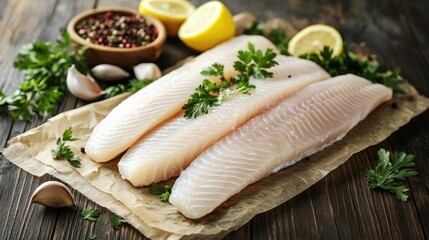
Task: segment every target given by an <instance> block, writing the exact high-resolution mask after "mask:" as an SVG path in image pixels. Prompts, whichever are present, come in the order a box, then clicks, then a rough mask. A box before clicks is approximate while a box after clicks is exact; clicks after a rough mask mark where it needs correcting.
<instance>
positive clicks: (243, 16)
mask: <svg viewBox="0 0 429 240" xmlns="http://www.w3.org/2000/svg"><path fill="white" fill-rule="evenodd" d="M233 20H234V22H235V36H238V35H242V34H243V33H244V30H246V28H249V27H251V26H252V23H253V22H254V21H255V20H256V17H255V15H253V14H251V13H249V12H242V13H239V14H237V15H235V16H234V17H233Z"/></svg>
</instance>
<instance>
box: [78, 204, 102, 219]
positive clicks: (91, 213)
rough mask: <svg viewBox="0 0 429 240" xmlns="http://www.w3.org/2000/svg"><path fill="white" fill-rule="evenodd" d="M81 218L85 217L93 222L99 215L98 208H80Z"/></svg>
mask: <svg viewBox="0 0 429 240" xmlns="http://www.w3.org/2000/svg"><path fill="white" fill-rule="evenodd" d="M82 216H83V219H86V220H88V221H91V222H95V221H96V220H97V218H98V217H99V216H100V210H98V209H94V208H92V207H88V208H84V209H83V210H82Z"/></svg>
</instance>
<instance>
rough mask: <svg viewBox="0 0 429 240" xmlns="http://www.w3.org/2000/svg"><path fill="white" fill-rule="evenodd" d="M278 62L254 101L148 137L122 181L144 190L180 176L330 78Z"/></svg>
mask: <svg viewBox="0 0 429 240" xmlns="http://www.w3.org/2000/svg"><path fill="white" fill-rule="evenodd" d="M276 61H277V62H278V63H279V65H278V66H276V67H273V68H271V69H270V71H272V72H273V78H271V79H266V80H257V79H251V80H250V81H251V83H253V84H254V85H255V86H256V88H255V90H254V92H253V93H252V94H251V95H245V94H237V95H235V96H234V97H233V98H231V99H229V100H227V101H226V102H224V103H222V104H221V105H220V106H217V107H214V108H213V111H212V112H210V113H209V114H206V115H201V116H199V117H197V118H196V119H185V118H184V117H183V114H179V115H178V116H176V117H175V118H173V119H171V120H170V121H169V122H167V123H166V124H164V125H163V126H161V127H159V128H157V129H154V130H153V131H152V132H151V133H149V134H148V135H144V136H143V137H142V138H141V139H140V140H139V141H137V142H136V143H135V144H133V145H132V146H131V147H130V149H129V150H128V151H127V152H126V153H125V155H124V156H123V157H122V159H121V160H120V162H119V164H118V167H119V172H120V173H121V175H122V177H123V178H126V179H128V180H129V181H130V182H131V183H132V184H133V185H134V186H144V185H149V184H151V183H153V182H159V181H162V180H166V179H169V178H170V177H172V176H178V175H179V174H180V172H181V171H182V170H183V169H185V168H186V167H187V166H188V165H189V164H190V163H191V162H192V160H193V159H195V158H196V157H197V156H198V155H199V154H200V153H201V152H202V151H204V149H206V148H207V147H209V146H210V145H212V144H213V143H215V142H216V141H217V140H219V139H220V138H222V137H223V136H225V135H226V134H227V133H228V132H230V131H232V130H234V129H235V128H237V127H238V126H240V125H242V124H243V123H245V122H246V121H248V120H249V119H250V118H252V117H254V116H256V115H258V114H260V113H261V112H262V111H264V110H266V109H268V108H270V107H272V106H274V105H275V104H276V103H278V102H279V101H281V100H282V99H284V98H285V97H287V96H289V95H291V94H294V93H295V92H297V91H299V90H300V89H302V88H304V87H305V86H307V85H308V84H311V83H314V82H317V81H320V80H324V79H328V78H329V77H330V76H329V75H328V73H326V72H325V71H324V70H323V69H322V68H320V67H319V66H318V65H317V64H315V63H313V62H310V61H307V60H303V59H298V58H292V57H285V56H278V57H277V58H276ZM289 76H290V77H289Z"/></svg>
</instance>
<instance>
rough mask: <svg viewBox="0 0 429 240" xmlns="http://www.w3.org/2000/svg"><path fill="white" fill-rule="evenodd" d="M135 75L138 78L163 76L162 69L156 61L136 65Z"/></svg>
mask: <svg viewBox="0 0 429 240" xmlns="http://www.w3.org/2000/svg"><path fill="white" fill-rule="evenodd" d="M134 75H135V76H136V78H137V80H140V81H141V80H146V79H150V80H156V79H158V78H160V77H161V76H162V73H161V70H160V69H159V67H158V66H157V65H156V64H154V63H140V64H139V65H137V66H134Z"/></svg>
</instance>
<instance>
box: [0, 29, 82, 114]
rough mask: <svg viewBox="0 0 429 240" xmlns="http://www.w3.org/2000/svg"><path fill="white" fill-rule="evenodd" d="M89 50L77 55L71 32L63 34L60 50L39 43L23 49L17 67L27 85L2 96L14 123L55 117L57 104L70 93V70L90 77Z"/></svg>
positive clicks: (15, 63) (58, 41)
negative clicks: (68, 82)
mask: <svg viewBox="0 0 429 240" xmlns="http://www.w3.org/2000/svg"><path fill="white" fill-rule="evenodd" d="M85 50H86V48H81V49H79V50H78V51H77V52H74V51H73V50H72V48H71V39H70V36H69V35H68V33H67V31H65V30H63V31H62V34H61V36H60V38H59V39H58V40H57V44H56V46H54V44H53V43H52V42H40V41H37V42H35V43H33V44H28V45H25V46H23V47H22V48H21V49H20V51H19V52H18V56H17V58H16V60H15V62H14V67H15V68H16V69H18V70H19V71H21V72H23V73H24V75H25V79H26V81H25V82H23V83H21V85H20V88H19V89H18V90H16V91H15V92H13V93H12V94H10V95H8V96H6V95H4V94H2V95H1V96H0V106H1V107H2V108H3V110H5V111H6V112H8V114H9V116H10V117H12V118H14V119H21V120H28V119H30V118H31V116H33V115H36V114H37V115H43V114H53V113H55V108H54V107H55V104H56V103H57V102H59V99H60V98H61V97H62V96H63V92H64V91H65V90H66V78H67V70H68V68H69V67H70V66H71V65H73V64H74V65H75V66H76V67H77V68H78V70H79V71H80V72H83V73H86V72H87V70H88V69H87V66H86V63H85V61H84V57H83V56H84V52H85Z"/></svg>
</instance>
